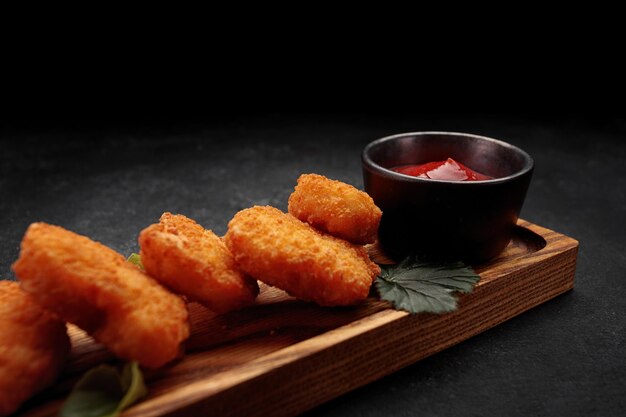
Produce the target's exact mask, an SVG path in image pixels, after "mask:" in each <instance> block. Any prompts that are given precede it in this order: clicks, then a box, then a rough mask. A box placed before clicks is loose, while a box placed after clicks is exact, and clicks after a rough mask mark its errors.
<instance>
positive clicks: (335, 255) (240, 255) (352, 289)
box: [225, 206, 380, 306]
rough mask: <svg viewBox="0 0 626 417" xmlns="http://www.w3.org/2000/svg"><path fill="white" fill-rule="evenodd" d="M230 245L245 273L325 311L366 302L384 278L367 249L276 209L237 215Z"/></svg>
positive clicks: (230, 229) (228, 238) (230, 227)
mask: <svg viewBox="0 0 626 417" xmlns="http://www.w3.org/2000/svg"><path fill="white" fill-rule="evenodd" d="M225 241H226V246H228V248H229V249H230V251H231V253H232V254H233V256H234V257H235V261H236V262H237V264H238V265H239V267H240V268H241V269H242V270H243V271H245V272H246V273H248V274H250V275H251V276H253V277H255V278H257V279H258V280H260V281H263V282H265V283H266V284H269V285H273V286H275V287H278V288H281V289H283V290H285V291H287V292H288V293H289V294H291V295H293V296H295V297H297V298H300V299H302V300H307V301H314V302H316V303H318V304H319V305H322V306H339V305H350V304H356V303H358V302H359V301H362V300H364V299H365V298H366V297H367V295H368V293H369V290H370V286H371V285H372V281H373V279H374V278H375V277H376V276H377V275H378V274H379V273H380V268H379V267H378V265H376V264H375V263H373V262H372V261H371V260H370V259H369V257H368V256H367V252H366V251H365V249H364V248H363V247H361V246H356V245H353V244H351V243H349V242H346V241H345V240H341V239H338V238H336V237H333V236H330V235H326V234H323V233H322V232H319V231H317V230H315V229H314V228H313V227H311V226H310V225H309V224H307V223H303V222H301V221H300V220H298V219H296V218H295V217H293V216H291V215H289V214H286V213H283V212H282V211H280V210H278V209H276V208H274V207H259V206H256V207H252V208H249V209H245V210H242V211H240V212H239V213H237V214H236V215H235V217H233V219H232V220H231V221H230V223H229V224H228V232H227V233H226V236H225Z"/></svg>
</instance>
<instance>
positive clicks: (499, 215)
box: [362, 132, 534, 264]
mask: <svg viewBox="0 0 626 417" xmlns="http://www.w3.org/2000/svg"><path fill="white" fill-rule="evenodd" d="M448 157H450V158H453V159H455V160H456V161H458V162H460V163H462V164H464V165H466V166H468V167H470V168H472V169H473V170H475V171H478V172H480V173H483V174H487V175H489V176H491V177H493V178H494V179H491V180H485V181H442V180H431V179H424V178H417V177H412V176H409V175H404V174H400V173H397V172H394V171H392V170H390V168H393V167H396V166H399V165H407V164H422V163H427V162H432V161H445V160H446V159H447V158H448ZM362 162H363V179H364V182H365V191H367V193H369V195H371V196H372V198H373V199H374V201H375V202H376V205H377V206H378V207H380V208H381V210H382V211H383V217H382V220H381V224H380V229H379V244H380V245H381V248H382V249H383V251H385V252H386V253H387V254H388V255H389V256H391V257H393V258H396V259H399V258H401V257H403V256H405V255H406V254H408V253H410V252H417V253H424V254H428V255H433V256H436V257H438V258H449V259H462V260H464V261H466V262H470V263H473V264H477V263H481V262H484V261H487V260H489V259H491V258H493V257H494V256H496V255H498V254H499V253H500V252H501V251H502V250H503V249H504V248H505V247H506V245H507V244H508V242H509V241H510V239H511V236H512V232H513V229H514V227H515V224H516V223H517V219H518V216H519V213H520V210H521V208H522V205H523V203H524V198H525V197H526V191H527V190H528V185H529V184H530V179H531V176H532V171H533V166H534V163H533V160H532V158H531V157H530V156H529V155H528V154H527V153H526V152H524V151H523V150H521V149H519V148H517V147H515V146H512V145H510V144H508V143H505V142H502V141H499V140H496V139H491V138H487V137H483V136H476V135H469V134H465V133H449V132H417V133H402V134H399V135H393V136H387V137H384V138H382V139H378V140H375V141H373V142H371V143H370V144H369V145H367V146H366V147H365V149H364V150H363V154H362Z"/></svg>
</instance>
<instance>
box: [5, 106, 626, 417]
mask: <svg viewBox="0 0 626 417" xmlns="http://www.w3.org/2000/svg"><path fill="white" fill-rule="evenodd" d="M424 130H446V131H461V132H468V133H475V134H481V135H486V136H491V137H495V138H499V139H503V140H505V141H508V142H510V143H513V144H515V145H517V146H519V147H521V148H523V149H525V150H526V151H527V152H528V153H530V154H531V155H532V156H533V157H534V158H535V163H536V169H535V173H534V177H533V181H532V183H531V186H530V189H529V192H528V196H527V200H526V203H525V205H524V208H523V210H522V217H523V218H524V219H527V220H529V221H531V222H533V223H536V224H539V225H541V226H544V227H547V228H550V229H553V230H556V231H558V232H560V233H563V234H566V235H568V236H571V237H573V238H575V239H577V240H579V242H580V251H579V255H578V264H577V271H576V278H575V289H574V290H573V291H571V292H568V293H566V294H564V295H562V296H559V297H558V298H556V299H554V300H552V301H549V302H547V303H545V304H543V305H541V306H539V307H536V308H534V309H532V310H531V311H528V312H526V313H524V314H522V315H520V316H518V317H516V318H514V319H512V320H510V321H508V322H505V323H503V324H501V325H499V326H497V327H496V328H493V329H491V330H489V331H486V332H484V333H482V334H480V335H478V336H476V337H473V338H471V339H469V340H467V341H465V342H463V343H461V344H459V345H457V346H454V347H452V348H449V349H447V350H445V351H443V352H441V353H439V354H436V355H434V356H431V357H429V358H427V359H424V360H422V361H420V362H418V363H416V364H414V365H412V366H409V367H407V368H405V369H403V370H401V371H399V372H396V373H394V374H392V375H390V376H388V377H386V378H383V379H381V380H379V381H376V382H374V383H372V384H370V385H367V386H365V387H362V388H360V389H357V390H355V391H353V392H350V393H348V394H346V395H343V396H341V397H340V398H337V399H335V400H333V401H331V402H329V403H327V404H324V405H321V406H319V407H318V408H316V409H314V410H311V411H310V412H308V413H307V415H310V416H317V415H319V416H388V415H395V416H416V415H420V416H460V415H466V416H483V415H484V416H501V415H506V416H523V417H527V416H529V415H532V416H544V415H545V416H589V415H597V416H618V415H619V416H621V415H623V413H624V410H626V317H625V313H626V274H624V272H623V271H624V269H625V268H626V239H625V238H624V232H626V221H625V217H626V195H625V193H626V186H625V180H624V178H626V163H624V161H625V160H626V119H623V118H615V117H605V118H598V117H596V118H581V117H574V116H563V115H560V116H559V117H530V116H515V115H506V116H504V115H445V114H439V115H424V114H422V113H419V112H417V113H414V114H411V113H410V112H404V113H403V114H397V115H394V114H390V113H387V114H385V115H380V114H372V113H368V114H365V113H363V114H343V113H341V112H335V113H333V114H314V113H301V114H296V113H271V112H268V113H257V114H248V115H245V116H238V117H234V116H232V117H223V118H220V117H213V118H211V119H210V120H201V119H199V120H194V121H181V120H178V121H175V122H167V123H166V122H163V121H162V120H155V119H152V120H142V121H133V122H128V121H120V122H114V123H113V122H105V121H103V120H100V121H98V120H90V121H88V122H80V121H78V122H72V121H68V120H65V121H62V122H55V123H48V122H45V121H43V122H42V121H39V122H37V123H30V122H29V121H28V120H21V121H18V122H15V123H10V124H5V125H3V126H2V128H1V130H0V138H1V142H0V145H1V149H0V213H2V222H0V278H2V279H13V278H14V276H13V275H12V272H11V269H10V265H11V263H12V262H13V261H14V260H15V259H16V257H17V254H18V249H19V243H20V239H21V237H22V235H23V233H24V231H25V229H26V227H27V226H28V224H30V223H31V222H35V221H45V222H49V223H53V224H58V225H61V226H64V227H66V228H68V229H71V230H73V231H75V232H78V233H81V234H84V235H87V236H90V237H91V238H93V239H95V240H98V241H100V242H102V243H104V244H106V245H109V246H110V247H112V248H114V249H115V250H117V251H119V252H121V253H123V254H129V253H131V252H133V251H136V250H137V242H136V237H137V233H138V232H139V230H141V229H142V228H143V227H145V226H147V225H148V224H150V223H152V222H154V221H155V220H156V219H158V217H159V215H160V214H161V213H162V212H164V211H171V212H178V213H182V214H185V215H187V216H189V217H191V218H194V219H196V220H197V221H198V222H199V223H201V224H202V225H204V226H205V227H207V228H211V229H213V230H214V231H215V232H216V233H218V234H222V233H224V232H225V231H226V225H227V222H228V220H229V219H230V218H231V217H232V216H233V215H234V213H235V212H237V211H238V210H240V209H243V208H246V207H249V206H252V205H254V204H269V205H273V206H276V207H279V208H281V209H283V210H285V209H286V207H287V198H288V196H289V194H290V193H291V191H292V189H293V187H294V184H295V180H296V178H297V177H298V175H299V174H301V173H305V172H315V173H319V174H323V175H326V176H328V177H331V178H334V179H338V180H342V181H345V182H348V183H351V184H354V185H356V186H357V187H360V188H361V187H362V178H361V167H360V151H361V149H362V148H363V146H364V145H365V144H366V143H368V142H369V141H371V140H373V139H376V138H378V137H381V136H385V135H389V134H394V133H400V132H407V131H424Z"/></svg>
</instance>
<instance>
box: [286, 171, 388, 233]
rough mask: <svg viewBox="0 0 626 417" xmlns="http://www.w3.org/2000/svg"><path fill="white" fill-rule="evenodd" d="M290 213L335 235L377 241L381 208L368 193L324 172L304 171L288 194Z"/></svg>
mask: <svg viewBox="0 0 626 417" xmlns="http://www.w3.org/2000/svg"><path fill="white" fill-rule="evenodd" d="M289 213H290V214H291V215H293V216H295V217H297V218H298V219H300V220H302V221H303V222H307V223H309V224H310V225H311V226H313V227H315V228H316V229H319V230H321V231H323V232H326V233H329V234H331V235H333V236H336V237H340V238H342V239H345V240H347V241H349V242H352V243H355V244H358V245H364V244H366V243H374V241H376V236H377V233H378V225H379V224H380V218H381V216H382V214H383V213H382V211H380V209H379V208H378V207H376V205H375V204H374V200H372V197H370V196H369V195H368V194H367V193H365V192H363V191H360V190H358V189H356V188H354V187H353V186H351V185H349V184H346V183H343V182H341V181H335V180H330V179H328V178H326V177H324V176H322V175H317V174H303V175H301V176H300V178H298V185H296V188H295V191H294V192H293V193H292V194H291V196H290V197H289Z"/></svg>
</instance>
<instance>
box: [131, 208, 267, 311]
mask: <svg viewBox="0 0 626 417" xmlns="http://www.w3.org/2000/svg"><path fill="white" fill-rule="evenodd" d="M139 245H140V246H141V252H140V255H141V262H142V264H143V266H144V268H145V269H146V272H147V273H148V274H149V275H150V276H152V277H154V278H155V279H156V280H157V281H159V282H160V283H161V284H163V285H165V286H167V287H169V288H171V289H172V290H173V291H175V292H177V293H179V294H182V295H185V296H186V297H187V298H188V299H189V300H193V301H197V302H199V303H201V304H203V305H205V306H206V307H208V308H209V309H211V310H213V311H215V312H217V313H224V312H227V311H231V310H237V309H240V308H242V307H245V306H248V305H250V304H252V303H253V302H254V299H255V298H256V296H257V295H258V294H259V286H258V284H257V282H256V280H254V279H253V278H250V277H248V276H247V275H245V274H244V273H242V272H241V271H239V269H237V266H236V265H235V260H234V259H233V256H232V255H231V253H230V252H229V251H228V249H227V248H226V245H225V244H224V242H223V241H222V240H221V239H220V238H219V237H218V236H217V235H215V233H213V232H212V231H210V230H206V229H205V228H203V227H202V226H200V225H199V224H198V223H196V222H195V221H193V220H191V219H189V218H187V217H185V216H183V215H180V214H178V215H173V214H171V213H164V214H163V215H162V216H161V219H160V222H159V223H158V224H153V225H150V226H148V227H147V228H146V229H144V230H143V231H142V232H141V233H140V234H139Z"/></svg>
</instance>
